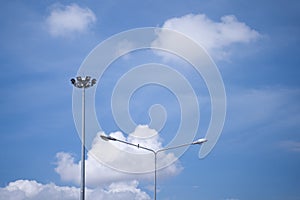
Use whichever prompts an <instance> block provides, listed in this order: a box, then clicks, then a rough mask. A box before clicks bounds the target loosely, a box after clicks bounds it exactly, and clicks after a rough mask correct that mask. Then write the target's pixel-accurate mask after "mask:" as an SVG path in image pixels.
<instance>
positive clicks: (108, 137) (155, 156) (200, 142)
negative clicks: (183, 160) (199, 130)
mask: <svg viewBox="0 0 300 200" xmlns="http://www.w3.org/2000/svg"><path fill="white" fill-rule="evenodd" d="M100 137H101V138H102V139H103V140H105V141H116V142H121V143H124V144H128V145H131V146H135V147H137V148H139V149H144V150H146V151H150V152H152V153H153V154H154V200H156V182H157V181H156V176H157V172H156V171H157V154H158V153H159V152H162V151H167V150H170V149H177V148H180V147H185V146H190V145H195V144H199V145H200V144H202V143H204V142H207V139H206V138H201V139H199V140H195V141H193V142H191V143H186V144H181V145H178V146H173V147H167V148H163V149H158V150H154V149H150V148H147V147H143V146H141V145H139V144H133V143H130V142H127V141H124V140H119V139H117V138H114V137H111V136H105V135H100Z"/></svg>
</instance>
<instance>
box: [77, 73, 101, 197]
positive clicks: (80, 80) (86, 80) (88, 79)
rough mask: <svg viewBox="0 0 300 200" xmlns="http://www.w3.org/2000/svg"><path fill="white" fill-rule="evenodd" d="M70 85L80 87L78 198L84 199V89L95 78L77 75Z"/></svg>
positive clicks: (89, 85) (94, 80) (90, 85)
mask: <svg viewBox="0 0 300 200" xmlns="http://www.w3.org/2000/svg"><path fill="white" fill-rule="evenodd" d="M71 83H72V85H74V87H76V88H80V89H82V127H81V128H82V133H81V140H82V145H81V182H80V200H84V199H85V89H86V88H89V87H92V86H93V85H95V84H96V79H91V77H90V76H86V77H84V78H83V77H81V76H77V77H76V79H74V78H72V79H71Z"/></svg>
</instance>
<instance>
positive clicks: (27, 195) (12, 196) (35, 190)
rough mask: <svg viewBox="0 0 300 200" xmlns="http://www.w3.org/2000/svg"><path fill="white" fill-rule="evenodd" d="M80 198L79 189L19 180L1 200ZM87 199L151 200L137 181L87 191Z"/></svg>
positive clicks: (0, 193)
mask: <svg viewBox="0 0 300 200" xmlns="http://www.w3.org/2000/svg"><path fill="white" fill-rule="evenodd" d="M78 198H79V188H76V187H69V186H57V185H55V184H53V183H50V184H41V183H38V182H36V181H33V180H17V181H15V182H11V183H9V184H8V185H7V186H6V187H4V188H0V199H1V200H2V199H3V200H4V199H5V200H40V199H43V200H62V199H63V200H77V199H78ZM86 198H87V199H90V200H96V199H106V200H118V199H120V200H121V199H122V200H123V199H136V200H148V199H150V197H149V195H148V194H147V193H146V192H144V191H142V190H141V189H139V188H138V182H137V181H130V182H119V183H113V184H111V185H109V186H108V187H107V188H104V189H103V188H100V187H98V188H95V189H87V190H86Z"/></svg>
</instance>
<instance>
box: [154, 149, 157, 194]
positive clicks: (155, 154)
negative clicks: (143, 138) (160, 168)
mask: <svg viewBox="0 0 300 200" xmlns="http://www.w3.org/2000/svg"><path fill="white" fill-rule="evenodd" d="M156 156H157V152H154V200H156V168H157V167H156V162H157V157H156Z"/></svg>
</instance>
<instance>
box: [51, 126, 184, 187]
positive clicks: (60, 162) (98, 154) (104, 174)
mask: <svg viewBox="0 0 300 200" xmlns="http://www.w3.org/2000/svg"><path fill="white" fill-rule="evenodd" d="M101 134H104V133H98V134H97V136H96V137H95V139H94V142H93V146H92V148H91V149H90V150H89V151H88V156H87V159H86V184H87V185H88V186H89V187H97V186H99V185H107V184H110V183H112V182H119V181H131V180H140V181H141V180H144V181H149V180H150V181H152V180H153V176H154V174H153V171H154V155H153V153H151V152H147V151H144V150H142V149H138V148H136V147H132V146H129V145H124V144H122V143H118V142H107V141H104V140H102V139H101V138H100V135H101ZM149 135H150V136H151V137H150V138H148V136H149ZM110 136H111V137H115V138H118V139H120V140H124V141H128V142H130V143H134V144H140V145H141V146H144V147H148V148H152V149H154V150H156V149H161V148H162V143H161V141H160V138H159V136H158V134H157V132H156V131H155V130H154V129H150V128H149V127H148V126H146V125H139V126H137V127H136V129H135V131H134V132H133V133H131V134H130V135H129V136H128V137H125V136H124V135H123V134H122V133H121V132H114V133H111V134H110ZM145 137H146V138H147V139H145ZM56 157H57V167H56V168H55V171H56V172H57V173H58V174H59V175H60V177H61V179H62V180H63V181H67V182H71V183H75V184H79V181H80V161H79V162H75V159H74V156H72V155H71V154H69V153H65V152H59V153H57V155H56ZM176 160H177V158H176V157H175V156H174V155H173V154H172V153H164V152H161V153H160V154H159V155H158V162H157V166H158V169H159V168H160V167H161V166H163V165H165V164H166V163H171V165H168V166H167V167H165V168H164V169H162V170H160V171H159V172H158V175H159V177H169V176H174V175H176V174H178V173H179V172H180V171H181V170H182V167H181V165H180V164H179V162H178V161H176ZM173 161H175V162H173ZM103 163H104V164H103ZM131 172H132V173H131ZM138 172H139V173H138Z"/></svg>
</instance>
